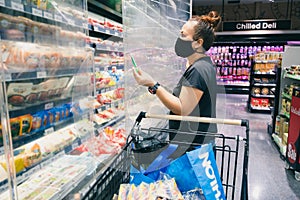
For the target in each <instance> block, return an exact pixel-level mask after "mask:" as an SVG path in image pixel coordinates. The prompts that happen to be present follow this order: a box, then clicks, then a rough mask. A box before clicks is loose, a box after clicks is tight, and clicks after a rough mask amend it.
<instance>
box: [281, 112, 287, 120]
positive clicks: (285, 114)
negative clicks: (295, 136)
mask: <svg viewBox="0 0 300 200" xmlns="http://www.w3.org/2000/svg"><path fill="white" fill-rule="evenodd" d="M279 115H281V116H283V117H285V118H287V119H290V114H288V113H282V112H281V113H279Z"/></svg>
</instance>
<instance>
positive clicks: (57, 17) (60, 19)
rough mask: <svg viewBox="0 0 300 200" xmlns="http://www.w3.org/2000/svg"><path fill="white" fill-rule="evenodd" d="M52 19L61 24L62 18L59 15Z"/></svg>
mask: <svg viewBox="0 0 300 200" xmlns="http://www.w3.org/2000/svg"><path fill="white" fill-rule="evenodd" d="M54 19H55V20H56V21H58V22H62V17H61V16H60V15H57V14H55V15H54Z"/></svg>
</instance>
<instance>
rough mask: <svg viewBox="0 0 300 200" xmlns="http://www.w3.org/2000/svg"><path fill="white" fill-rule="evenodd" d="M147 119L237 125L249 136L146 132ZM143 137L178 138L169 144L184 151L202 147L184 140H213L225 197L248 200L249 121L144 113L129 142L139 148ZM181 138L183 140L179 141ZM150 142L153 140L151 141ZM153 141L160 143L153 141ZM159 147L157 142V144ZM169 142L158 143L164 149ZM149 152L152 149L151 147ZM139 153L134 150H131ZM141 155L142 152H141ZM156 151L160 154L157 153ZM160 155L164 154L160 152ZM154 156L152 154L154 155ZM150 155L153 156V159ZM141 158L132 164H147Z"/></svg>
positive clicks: (157, 129)
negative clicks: (166, 136)
mask: <svg viewBox="0 0 300 200" xmlns="http://www.w3.org/2000/svg"><path fill="white" fill-rule="evenodd" d="M143 118H153V119H167V120H179V121H189V122H201V123H215V124H225V125H235V126H242V127H245V134H244V135H240V134H236V135H234V136H225V135H224V134H221V133H207V132H199V131H197V132H180V131H178V130H171V129H163V128H154V127H150V128H142V127H141V124H140V123H141V121H142V119H143ZM139 133H148V134H149V135H156V134H161V133H164V134H165V133H168V134H176V137H174V138H173V139H172V141H167V142H169V143H172V144H177V145H178V146H184V148H183V149H192V148H191V147H195V146H199V145H201V144H197V143H195V142H194V143H187V142H186V141H182V140H181V139H182V138H183V137H177V136H178V135H182V136H192V135H194V136H195V134H196V135H198V136H199V135H202V136H204V137H209V138H210V140H213V141H214V153H215V157H216V162H217V165H218V169H219V174H220V178H221V181H222V185H223V188H224V192H225V195H226V197H227V199H231V200H234V199H241V200H248V158H249V122H248V120H232V119H217V118H205V117H192V116H177V115H157V114H150V113H146V112H141V113H140V114H139V115H138V117H137V119H136V122H135V124H134V126H133V128H132V130H131V134H130V136H131V137H129V142H131V143H133V144H132V145H131V146H135V145H138V144H139V142H141V141H143V140H144V139H145V138H144V137H140V135H139ZM177 138H181V139H180V140H177ZM148 139H149V138H148ZM152 140H156V139H155V138H152ZM154 143H155V142H154ZM165 143H166V141H158V142H157V144H160V145H161V146H159V148H162V149H163V148H164V145H165ZM147 148H148V150H149V151H152V150H154V149H152V150H151V147H147ZM131 151H133V153H135V150H134V147H133V148H132V149H131ZM139 151H140V150H139ZM154 151H156V150H154ZM158 152H160V151H159V150H158ZM150 154H151V153H150ZM150 154H149V155H150ZM140 155H141V156H138V155H135V156H134V157H133V160H132V164H133V163H135V164H137V163H138V165H139V164H141V162H143V161H140V159H142V160H143V157H144V158H145V157H147V160H152V159H151V158H150V159H149V156H144V154H143V153H141V154H140Z"/></svg>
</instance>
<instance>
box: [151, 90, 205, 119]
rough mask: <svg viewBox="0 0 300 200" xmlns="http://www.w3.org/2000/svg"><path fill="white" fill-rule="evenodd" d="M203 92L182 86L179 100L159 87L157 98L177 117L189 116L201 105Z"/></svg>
mask: <svg viewBox="0 0 300 200" xmlns="http://www.w3.org/2000/svg"><path fill="white" fill-rule="evenodd" d="M202 95H203V92H202V91H201V90H199V89H197V88H192V87H186V86H182V89H181V92H180V95H179V98H178V97H176V96H174V95H173V94H171V93H169V92H168V91H167V90H166V89H165V88H163V87H161V86H159V87H158V89H157V91H156V96H157V97H158V98H159V99H160V101H161V102H162V103H163V104H164V105H165V106H166V107H167V108H168V109H169V110H171V111H172V112H173V113H174V114H176V115H189V114H190V113H191V112H192V111H193V110H194V108H195V107H196V106H197V104H198V103H199V101H200V99H201V97H202Z"/></svg>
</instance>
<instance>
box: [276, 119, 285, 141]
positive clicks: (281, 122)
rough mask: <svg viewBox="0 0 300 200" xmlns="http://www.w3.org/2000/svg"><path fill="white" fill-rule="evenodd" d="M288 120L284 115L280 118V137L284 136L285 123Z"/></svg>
mask: <svg viewBox="0 0 300 200" xmlns="http://www.w3.org/2000/svg"><path fill="white" fill-rule="evenodd" d="M285 122H286V119H285V118H284V117H281V118H280V128H279V134H278V136H279V137H280V138H282V136H283V133H284V132H283V130H284V129H283V127H284V123H285Z"/></svg>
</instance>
